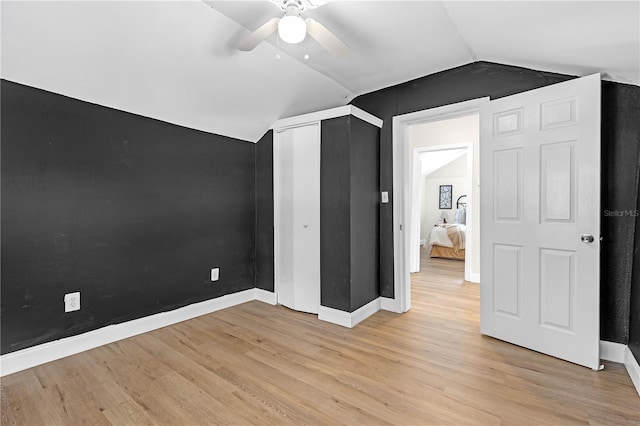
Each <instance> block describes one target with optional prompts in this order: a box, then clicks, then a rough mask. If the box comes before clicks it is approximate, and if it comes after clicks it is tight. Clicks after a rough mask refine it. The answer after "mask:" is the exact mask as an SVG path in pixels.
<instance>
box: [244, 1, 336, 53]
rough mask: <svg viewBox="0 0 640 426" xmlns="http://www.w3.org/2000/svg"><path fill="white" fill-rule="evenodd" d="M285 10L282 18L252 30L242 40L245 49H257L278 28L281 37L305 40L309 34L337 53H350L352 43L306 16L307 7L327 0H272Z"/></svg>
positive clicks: (291, 39) (329, 50)
mask: <svg viewBox="0 0 640 426" xmlns="http://www.w3.org/2000/svg"><path fill="white" fill-rule="evenodd" d="M271 1H272V2H273V3H275V4H276V5H277V6H278V7H280V9H282V11H283V12H284V15H283V16H282V17H281V18H273V19H270V20H269V21H267V22H266V23H264V24H262V26H261V27H260V28H258V29H257V30H255V31H254V32H252V33H251V34H249V35H248V36H247V37H246V38H245V39H244V40H242V41H241V42H240V43H239V44H238V49H240V50H243V51H249V50H253V49H254V48H255V47H256V46H257V45H258V44H260V43H261V42H262V41H264V40H265V39H266V38H267V37H269V36H270V35H271V34H273V33H274V32H275V31H276V30H278V36H279V37H280V40H282V41H284V42H286V43H291V44H296V43H300V42H301V41H303V40H304V39H305V37H306V35H307V34H309V35H310V36H311V37H312V38H313V39H314V40H315V41H317V42H318V44H320V45H321V46H322V47H324V48H325V49H326V50H327V51H328V52H329V53H331V54H332V55H333V56H336V57H340V56H344V55H346V54H347V53H349V47H348V46H347V45H346V44H344V43H343V42H342V41H341V40H340V39H339V38H338V37H336V36H335V35H334V34H333V33H332V32H331V31H329V30H328V29H327V28H326V27H325V26H324V25H322V24H321V23H319V22H318V21H316V20H314V19H304V18H302V13H303V12H304V11H305V10H306V9H313V8H316V7H318V6H320V5H322V4H324V3H326V1H318V0H271Z"/></svg>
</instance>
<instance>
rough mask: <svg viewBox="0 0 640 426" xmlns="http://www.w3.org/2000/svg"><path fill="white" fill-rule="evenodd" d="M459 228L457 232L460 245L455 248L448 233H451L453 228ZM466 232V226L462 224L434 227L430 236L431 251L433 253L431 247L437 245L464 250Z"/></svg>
mask: <svg viewBox="0 0 640 426" xmlns="http://www.w3.org/2000/svg"><path fill="white" fill-rule="evenodd" d="M453 227H457V229H456V231H457V232H458V234H459V241H460V244H459V246H458V247H454V245H453V242H452V241H451V238H449V235H447V234H448V232H451V228H453ZM465 230H466V226H464V225H460V224H451V225H442V226H440V225H438V226H434V227H433V229H431V233H430V234H429V241H428V243H429V251H431V247H432V246H433V245H434V244H435V245H437V246H442V247H449V248H455V249H463V248H464V239H465Z"/></svg>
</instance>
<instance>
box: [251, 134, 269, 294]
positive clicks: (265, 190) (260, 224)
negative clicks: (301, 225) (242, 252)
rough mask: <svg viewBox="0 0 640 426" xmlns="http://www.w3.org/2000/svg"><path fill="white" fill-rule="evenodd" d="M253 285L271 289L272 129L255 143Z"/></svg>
mask: <svg viewBox="0 0 640 426" xmlns="http://www.w3.org/2000/svg"><path fill="white" fill-rule="evenodd" d="M255 149H256V287H258V288H261V289H263V290H268V291H274V285H273V283H274V275H273V273H274V269H273V268H274V266H273V261H274V259H273V251H274V247H273V131H272V130H269V131H268V132H267V133H266V134H265V135H264V136H263V137H262V138H261V139H260V140H259V141H258V143H256V148H255Z"/></svg>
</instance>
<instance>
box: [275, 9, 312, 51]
mask: <svg viewBox="0 0 640 426" xmlns="http://www.w3.org/2000/svg"><path fill="white" fill-rule="evenodd" d="M278 35H279V36H280V39H281V40H282V41H284V42H287V43H291V44H296V43H300V42H301V41H302V40H304V38H305V36H306V35H307V24H306V23H305V22H304V19H302V18H301V17H299V16H292V15H288V16H285V17H283V18H282V19H280V22H278Z"/></svg>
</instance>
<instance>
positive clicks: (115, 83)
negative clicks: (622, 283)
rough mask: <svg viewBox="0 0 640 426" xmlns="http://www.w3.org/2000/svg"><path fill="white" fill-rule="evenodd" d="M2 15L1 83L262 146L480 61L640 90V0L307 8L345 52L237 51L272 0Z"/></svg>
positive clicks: (48, 8) (0, 8) (72, 7)
mask: <svg viewBox="0 0 640 426" xmlns="http://www.w3.org/2000/svg"><path fill="white" fill-rule="evenodd" d="M0 13H1V15H2V17H1V24H2V28H1V37H2V55H1V61H2V62H1V63H0V72H1V76H2V78H5V79H8V80H11V81H15V82H18V83H22V84H26V85H30V86H34V87H38V88H42V89H45V90H49V91H52V92H56V93H60V94H63V95H66V96H70V97H73V98H77V99H81V100H85V101H89V102H93V103H96V104H100V105H105V106H109V107H112V108H117V109H121V110H125V111H129V112H133V113H137V114H140V115H144V116H148V117H153V118H157V119H160V120H164V121H167V122H170V123H175V124H179V125H183V126H187V127H191V128H195V129H199V130H204V131H208V132H213V133H218V134H222V135H227V136H232V137H237V138H240V139H244V140H249V141H256V140H258V139H259V138H260V137H261V136H262V135H263V134H264V133H265V131H266V130H267V129H268V128H269V127H270V126H271V125H272V124H273V123H274V122H275V121H276V120H278V119H280V118H284V117H289V116H293V115H298V114H302V113H307V112H312V111H316V110H320V109H325V108H330V107H335V106H340V105H345V104H346V103H348V102H349V101H350V100H351V99H352V98H353V97H355V96H357V95H360V94H363V93H367V92H371V91H375V90H377V89H380V88H383V87H388V86H391V85H394V84H397V83H401V82H404V81H407V80H411V79H414V78H418V77H421V76H424V75H428V74H432V73H434V72H438V71H441V70H445V69H449V68H453V67H456V66H459V65H464V64H467V63H471V62H475V61H478V60H483V61H492V62H499V63H504V64H509V65H517V66H524V67H529V68H533V69H537V70H543V71H552V72H560V73H566V74H572V75H587V74H591V73H594V72H600V73H602V74H603V78H605V79H609V80H614V81H618V82H622V83H630V84H635V85H640V1H621V2H616V1H567V2H559V1H540V2H534V1H498V2H484V1H472V2H463V1H339V0H334V1H331V2H329V3H328V4H326V5H324V6H322V7H320V8H318V9H312V10H308V11H306V12H305V17H309V18H314V19H316V20H318V21H319V22H321V23H322V24H324V25H325V26H326V27H327V28H329V29H330V30H331V31H332V32H334V33H335V34H336V35H337V36H338V37H340V38H341V39H342V40H343V41H344V42H345V43H346V44H347V45H349V46H350V48H351V53H350V54H349V55H348V56H346V57H343V58H339V59H335V58H332V57H331V56H330V55H329V54H327V53H326V52H324V51H323V50H322V49H321V48H320V47H319V45H317V43H315V41H314V40H312V39H307V40H305V41H304V42H303V43H301V44H300V45H296V46H291V45H281V46H280V47H279V48H278V46H277V41H276V36H275V35H273V36H272V37H271V38H270V39H269V40H268V42H266V43H262V44H261V45H259V46H258V47H257V48H256V49H255V50H253V51H251V52H240V51H237V50H236V49H235V48H234V46H235V45H236V44H237V43H238V41H239V40H241V39H242V38H243V37H245V36H246V35H247V34H249V33H250V31H252V30H254V29H256V28H257V27H259V26H260V25H261V24H262V23H264V22H265V21H267V20H268V19H269V18H272V17H275V16H279V15H280V12H279V9H278V8H277V7H276V6H275V5H274V4H272V3H270V2H267V1H253V2H249V1H216V0H207V1H206V2H203V1H199V0H182V1H150V0H147V1H106V2H101V1H90V0H85V1H70V2H59V1H43V2H32V1H20V2H10V1H2V2H0ZM277 54H280V57H281V58H280V59H276V55H277ZM304 54H309V55H310V59H309V60H305V59H303V56H304Z"/></svg>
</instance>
